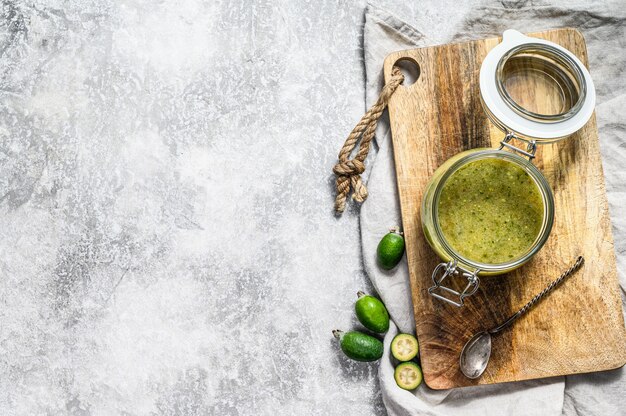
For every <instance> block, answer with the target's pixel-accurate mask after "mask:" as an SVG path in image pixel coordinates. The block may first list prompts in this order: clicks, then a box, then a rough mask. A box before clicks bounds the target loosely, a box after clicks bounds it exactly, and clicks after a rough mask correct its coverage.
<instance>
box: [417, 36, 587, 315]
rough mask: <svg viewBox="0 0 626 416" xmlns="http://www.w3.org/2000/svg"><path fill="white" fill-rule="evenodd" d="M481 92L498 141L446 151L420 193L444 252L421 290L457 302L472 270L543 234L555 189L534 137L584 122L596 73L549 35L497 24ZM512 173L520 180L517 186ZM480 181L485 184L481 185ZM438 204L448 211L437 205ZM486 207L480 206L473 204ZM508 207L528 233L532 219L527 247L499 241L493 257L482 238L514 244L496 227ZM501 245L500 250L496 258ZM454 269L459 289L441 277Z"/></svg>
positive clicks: (511, 263)
mask: <svg viewBox="0 0 626 416" xmlns="http://www.w3.org/2000/svg"><path fill="white" fill-rule="evenodd" d="M525 83H526V85H528V83H532V85H533V86H534V87H535V89H537V87H538V86H540V87H541V88H540V89H541V90H542V91H548V92H550V94H546V95H545V96H539V97H528V93H529V91H532V90H533V88H524V85H525ZM524 94H526V96H524ZM480 96H481V102H482V104H483V109H484V111H485V112H486V114H487V115H488V117H489V119H490V121H491V122H492V123H493V124H494V125H495V126H497V127H498V128H499V129H501V130H502V131H503V136H504V137H503V139H502V141H501V142H500V146H499V148H496V149H491V148H480V149H471V150H467V151H465V152H462V153H459V154H457V155H455V156H453V157H451V158H450V159H448V160H447V161H445V162H444V163H443V164H442V165H441V166H440V167H439V168H438V169H437V170H436V171H435V173H434V174H433V176H432V178H431V179H430V181H429V183H428V184H427V186H426V189H425V191H424V196H423V200H422V210H421V219H422V229H423V231H424V235H425V237H426V240H427V241H428V243H429V244H430V246H431V247H432V248H433V249H434V250H435V252H436V253H437V255H438V256H439V257H440V258H441V259H442V260H443V262H442V263H440V264H438V265H437V266H436V267H435V269H434V270H433V273H432V280H433V286H432V287H430V288H429V290H428V292H429V293H430V294H431V295H432V296H434V297H435V298H437V299H440V300H443V301H446V302H448V303H451V304H453V305H455V306H462V305H463V300H464V299H465V298H466V297H467V296H470V295H472V294H474V293H475V292H476V291H477V290H478V287H479V284H480V279H479V276H491V275H500V274H503V273H507V272H509V271H511V270H514V269H516V268H518V267H520V266H521V265H523V264H524V263H526V262H527V261H529V260H530V259H531V258H532V257H533V256H534V255H535V254H536V253H537V252H538V251H539V250H540V249H541V247H542V246H543V245H544V244H545V242H546V241H547V239H548V237H549V235H550V231H551V229H552V224H553V222H554V196H553V193H552V190H551V188H550V185H549V184H548V182H547V180H546V178H545V177H544V176H543V174H542V173H541V172H540V171H539V169H537V167H535V165H533V164H532V160H533V158H534V157H535V151H536V146H537V145H538V144H543V143H550V142H554V141H557V140H560V139H563V138H565V137H568V136H569V135H571V134H573V133H575V132H576V131H578V130H579V129H580V128H582V127H583V126H584V125H585V124H586V123H587V121H588V120H589V118H590V117H591V115H592V114H593V110H594V107H595V89H594V86H593V82H592V80H591V77H590V75H589V72H588V71H587V69H586V68H585V66H584V65H583V64H582V62H581V61H580V60H579V59H578V58H577V57H576V56H574V55H573V54H572V53H571V52H570V51H568V50H567V49H565V48H563V47H561V46H559V45H557V44H555V43H552V42H549V41H546V40H543V39H536V38H530V37H527V36H524V35H522V34H521V33H519V32H517V31H513V30H507V31H505V32H504V34H503V38H502V42H501V43H500V44H499V45H498V46H496V47H495V48H494V49H492V50H491V51H490V52H489V53H488V54H487V56H486V57H485V59H484V61H483V63H482V65H481V70H480ZM529 98H536V99H534V100H533V99H529ZM529 103H530V104H529ZM520 144H521V145H522V146H521V147H520ZM476 162H478V163H476ZM493 166H500V167H502V169H504V170H502V172H508V173H507V174H506V175H505V174H504V173H497V172H498V171H495V170H493V169H494V168H493ZM469 169H472V170H471V171H470V170H469ZM487 169H492V170H491V171H490V172H492V174H493V172H496V175H495V176H493V177H488V176H486V175H487ZM463 172H465V173H463ZM511 172H515V174H513V173H511ZM461 175H466V176H465V177H463V176H461ZM481 175H482V177H481ZM507 175H508V176H507ZM451 178H453V179H452V180H451ZM473 178H478V179H473ZM512 178H515V181H517V180H519V183H521V184H522V185H521V187H520V185H519V184H518V183H516V182H513V179H512ZM460 181H466V182H462V183H463V184H469V188H467V187H466V186H465V185H464V187H461V188H459V189H455V188H453V186H456V185H454V184H456V183H461V182H460ZM472 181H474V182H473V183H472ZM446 185H448V187H446ZM492 185H493V186H492ZM485 186H487V188H488V189H487V188H485V189H480V188H481V187H485ZM523 186H526V187H527V189H528V195H529V196H528V199H529V200H528V202H527V201H524V200H520V199H519V197H521V198H523V192H524V189H523V188H522V187H523ZM535 188H536V189H535ZM445 189H448V190H445ZM494 189H495V190H496V191H495V192H498V190H501V189H502V190H506V192H507V194H506V195H503V197H502V198H501V199H500V198H498V201H497V202H496V201H495V198H494V199H492V200H489V198H491V197H493V196H494V194H493V192H494ZM442 194H443V195H444V196H445V205H442V203H443V199H442ZM479 194H480V195H483V194H484V195H485V196H484V198H483V200H481V199H480V198H476V196H477V195H479ZM450 195H452V196H454V198H452V197H450ZM511 195H517V196H518V199H517V200H515V199H514V198H513V199H511V201H512V202H511V204H517V205H511V204H509V205H507V204H508V202H507V197H509V198H510V197H511ZM533 197H536V198H537V199H540V201H541V206H542V208H541V209H539V208H538V206H537V205H536V204H535V205H534V206H533V207H531V199H532V198H533ZM457 200H458V203H457V202H456V201H457ZM468 200H469V201H474V202H472V203H473V204H474V205H470V203H468ZM476 201H477V202H476ZM481 204H482V205H481ZM526 205H528V206H529V207H531V208H532V209H534V211H528V212H533V213H537V215H541V218H540V219H539V218H538V217H536V218H531V217H528V216H527V217H524V216H520V215H521V214H520V213H521V211H522V210H521V207H522V206H524V207H525V206H526ZM442 206H443V207H445V210H447V211H442ZM475 207H478V208H475ZM494 207H499V208H494ZM483 208H484V209H486V210H487V211H484V210H483V211H480V209H483ZM475 209H476V210H478V212H479V214H481V216H479V217H477V219H476V220H473V219H472V218H473V217H470V218H468V216H469V215H474V214H475V213H476V212H475ZM498 209H500V211H501V212H500V211H498ZM529 209H530V208H529ZM489 210H491V211H489ZM485 212H487V213H486V214H485ZM443 214H445V218H446V219H448V218H452V221H451V222H450V224H452V225H451V226H449V225H448V228H449V229H450V230H454V231H458V230H460V232H459V233H458V234H459V235H461V236H462V238H467V236H468V235H471V238H472V243H471V244H470V240H469V239H467V240H466V241H467V244H465V243H464V242H463V240H461V241H457V239H456V235H455V236H454V237H451V236H453V234H454V233H453V232H452V231H450V230H448V231H446V227H444V226H442V224H444V222H443V220H442V217H443ZM503 217H504V218H503ZM511 217H515V218H516V222H515V226H516V227H518V229H520V228H519V227H523V231H524V233H526V234H528V233H531V231H528V230H529V226H528V225H524V223H523V219H524V218H528V222H529V224H532V227H530V229H531V230H532V231H533V232H532V234H529V235H530V236H531V237H532V236H534V238H533V239H532V240H531V239H529V240H528V244H527V245H526V246H524V247H521V246H517V251H515V252H511V253H509V254H508V255H507V254H506V252H505V250H506V249H505V248H504V247H505V245H503V246H501V247H500V246H497V245H496V246H494V250H495V251H498V250H501V251H503V252H502V253H497V255H494V256H492V257H493V258H494V259H495V258H497V260H483V258H485V257H487V258H489V257H490V256H488V255H487V254H485V253H487V252H488V251H489V250H488V249H485V248H484V246H483V244H482V242H483V240H484V241H490V242H491V243H494V244H497V243H498V242H499V241H505V242H506V241H513V243H512V247H515V242H516V241H517V240H516V238H517V236H516V235H514V234H510V235H508V236H507V234H506V233H505V231H504V230H505V229H502V230H503V231H502V232H500V229H499V227H500V224H502V223H505V224H506V223H507V219H506V218H509V219H510V218H511ZM457 218H458V219H459V220H458V221H457V220H456V219H457ZM485 219H487V220H488V221H491V222H490V223H489V224H487V225H488V226H484V227H482V226H483V225H485V224H484V223H480V224H479V223H478V221H484V220H485ZM472 221H476V222H474V223H472ZM448 223H449V221H448V222H445V224H446V225H447V224H448ZM468 224H469V226H468ZM479 228H480V230H479ZM482 229H484V230H488V231H487V233H486V234H484V235H483V234H482V233H480V232H479V233H476V232H475V231H482ZM494 230H495V231H494ZM468 233H469V234H468ZM489 233H491V234H489ZM494 233H496V234H497V238H495V237H494V235H493V234H494ZM463 236H465V237H463ZM472 244H475V246H476V247H479V248H481V250H482V253H483V254H482V256H483V257H477V256H478V252H479V251H476V253H471V252H470V250H469V247H471V246H472ZM509 248H510V247H509ZM461 251H462V252H464V253H461ZM468 253H469V254H468ZM502 255H503V256H504V257H505V259H504V260H502V259H501V258H502V257H503V256H502ZM507 256H508V257H507ZM452 278H463V279H465V280H466V283H463V284H462V286H463V289H460V290H456V289H453V288H452V287H449V286H446V285H445V284H444V283H445V281H446V279H452Z"/></svg>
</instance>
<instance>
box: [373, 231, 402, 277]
mask: <svg viewBox="0 0 626 416" xmlns="http://www.w3.org/2000/svg"><path fill="white" fill-rule="evenodd" d="M376 255H377V257H378V264H379V265H380V267H382V268H383V269H385V270H391V269H393V268H394V267H396V266H397V265H398V263H400V260H402V256H403V255H404V237H403V236H402V233H401V232H400V231H398V229H397V228H392V229H391V230H389V233H388V234H385V236H384V237H383V238H382V239H381V240H380V242H379V243H378V247H377V249H376Z"/></svg>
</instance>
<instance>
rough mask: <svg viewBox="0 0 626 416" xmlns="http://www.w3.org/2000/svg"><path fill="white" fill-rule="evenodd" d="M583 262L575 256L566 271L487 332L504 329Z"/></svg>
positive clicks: (492, 332) (494, 332) (579, 257)
mask: <svg viewBox="0 0 626 416" xmlns="http://www.w3.org/2000/svg"><path fill="white" fill-rule="evenodd" d="M584 262H585V259H584V258H583V256H578V258H576V262H574V264H572V266H571V267H570V268H569V269H567V270H566V271H564V272H563V274H562V275H561V276H559V278H558V279H556V280H555V281H553V282H552V283H550V284H549V285H548V286H547V287H546V288H545V289H543V290H542V291H541V293H538V294H537V295H535V297H534V298H532V299H531V300H530V302H528V303H527V304H526V305H524V306H523V307H522V309H520V310H519V311H517V312H516V313H514V314H513V315H511V317H510V318H509V319H507V320H506V321H504V323H502V324H500V325H498V326H497V327H495V328H493V329H490V330H489V331H488V332H489V333H490V334H492V335H493V334H497V333H498V332H500V331H502V330H503V329H505V328H506V327H508V326H509V325H511V324H512V323H513V322H515V320H516V319H517V318H519V317H520V316H522V315H524V314H525V313H526V312H528V310H529V309H530V308H532V306H533V305H534V304H535V303H537V302H538V301H539V300H540V299H541V298H543V297H544V296H546V295H547V294H548V293H550V292H551V291H552V290H553V289H554V288H555V287H557V286H558V285H559V283H561V282H562V281H563V280H565V279H566V278H567V277H568V276H571V275H572V274H574V272H575V271H576V270H578V269H579V268H580V266H582V265H583V263H584Z"/></svg>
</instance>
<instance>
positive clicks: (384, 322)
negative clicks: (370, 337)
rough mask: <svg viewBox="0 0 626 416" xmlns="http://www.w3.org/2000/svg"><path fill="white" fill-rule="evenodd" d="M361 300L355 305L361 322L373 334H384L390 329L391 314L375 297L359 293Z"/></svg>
mask: <svg viewBox="0 0 626 416" xmlns="http://www.w3.org/2000/svg"><path fill="white" fill-rule="evenodd" d="M357 296H358V297H359V299H358V300H357V301H356V302H355V304H354V311H355V312H356V316H357V318H359V322H361V323H362V324H363V326H364V327H365V328H367V329H369V330H370V331H372V332H378V333H383V332H387V330H388V329H389V312H387V308H385V305H384V304H383V303H382V302H381V301H380V300H379V299H378V298H375V297H374V296H370V295H366V294H365V293H363V292H358V293H357Z"/></svg>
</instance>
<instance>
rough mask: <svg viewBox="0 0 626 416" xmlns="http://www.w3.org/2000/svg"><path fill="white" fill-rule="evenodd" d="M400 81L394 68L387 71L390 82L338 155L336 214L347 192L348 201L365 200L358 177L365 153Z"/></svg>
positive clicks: (364, 193) (344, 206)
mask: <svg viewBox="0 0 626 416" xmlns="http://www.w3.org/2000/svg"><path fill="white" fill-rule="evenodd" d="M403 81H404V75H402V72H400V69H399V68H398V67H395V66H394V67H393V69H392V70H391V78H389V82H387V83H386V84H385V86H384V87H383V89H382V91H381V92H380V95H379V96H378V100H376V102H375V103H374V105H373V106H372V107H371V108H370V109H369V110H368V111H367V113H365V115H364V116H363V117H362V118H361V120H360V121H359V122H358V124H357V125H356V126H355V127H354V129H352V132H350V135H349V136H348V138H347V139H346V142H345V143H344V144H343V147H342V148H341V150H340V151H339V162H338V163H337V164H336V165H335V167H333V172H334V173H335V175H336V176H337V179H336V180H335V185H336V187H337V196H336V197H335V211H336V212H339V213H341V212H343V211H344V210H345V209H346V199H347V198H348V195H349V194H350V189H352V191H353V193H352V199H354V200H355V201H357V202H363V201H365V199H367V188H366V187H365V185H363V182H362V181H361V173H363V172H364V171H365V164H364V161H365V158H366V157H367V154H368V153H369V150H370V144H371V143H372V139H373V138H374V132H375V131H376V125H377V124H378V120H379V119H380V116H381V115H382V114H383V111H384V110H385V108H386V107H387V104H388V102H389V98H391V95H392V94H393V93H394V92H395V90H396V89H397V88H398V86H400V84H402V82H403ZM359 138H360V139H361V143H360V144H359V150H358V151H357V154H356V156H355V157H354V159H351V160H350V159H349V158H350V154H351V153H352V151H353V150H354V148H355V147H356V145H357V143H358V142H359Z"/></svg>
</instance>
